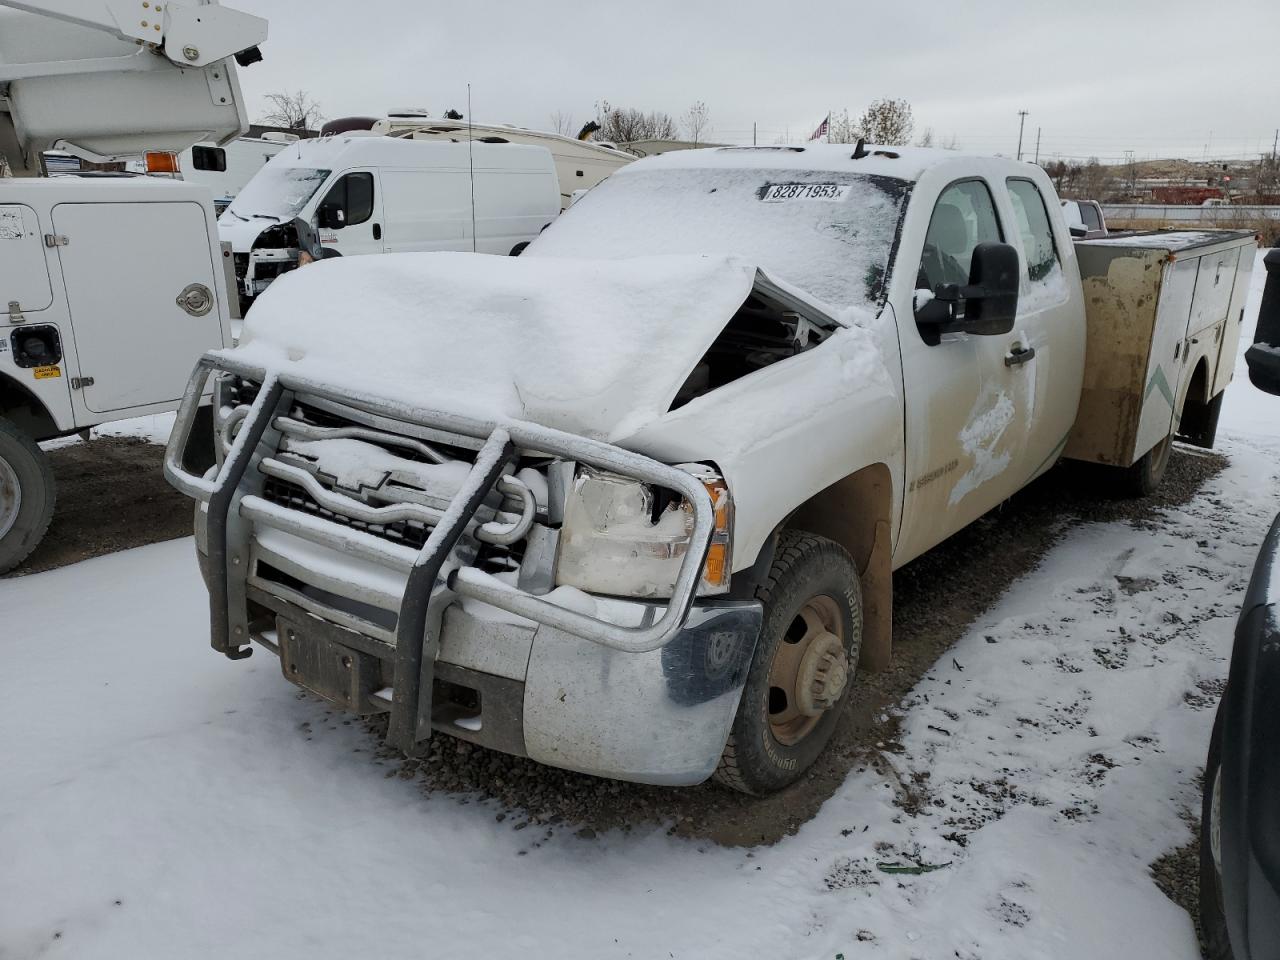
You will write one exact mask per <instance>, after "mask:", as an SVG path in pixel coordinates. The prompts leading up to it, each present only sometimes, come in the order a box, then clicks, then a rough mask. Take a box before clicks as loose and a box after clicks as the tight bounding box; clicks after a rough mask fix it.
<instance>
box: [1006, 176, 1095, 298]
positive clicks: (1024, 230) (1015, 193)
mask: <svg viewBox="0 0 1280 960" xmlns="http://www.w3.org/2000/svg"><path fill="white" fill-rule="evenodd" d="M1006 183H1007V184H1008V187H1009V200H1010V202H1011V204H1012V206H1013V219H1014V223H1015V224H1016V225H1017V228H1018V236H1019V237H1020V239H1021V240H1022V254H1023V260H1024V270H1025V272H1024V276H1025V277H1026V279H1027V280H1029V281H1031V282H1032V283H1043V282H1044V281H1046V280H1048V279H1049V277H1050V275H1051V274H1052V273H1053V272H1054V267H1056V266H1058V249H1057V246H1056V244H1055V243H1054V241H1053V228H1052V227H1051V226H1050V224H1049V209H1048V207H1047V206H1046V205H1045V202H1044V196H1043V195H1042V194H1041V193H1040V190H1039V188H1037V187H1036V185H1035V184H1034V183H1032V182H1031V181H1030V180H1024V179H1022V178H1020V177H1010V178H1009V179H1008V180H1007V181H1006ZM1080 208H1081V210H1084V209H1088V208H1087V207H1086V206H1085V205H1084V204H1080Z"/></svg>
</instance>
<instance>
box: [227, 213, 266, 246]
mask: <svg viewBox="0 0 1280 960" xmlns="http://www.w3.org/2000/svg"><path fill="white" fill-rule="evenodd" d="M275 225H276V221H275V220H264V219H262V218H261V217H257V218H254V219H252V220H241V219H240V218H239V217H237V216H236V215H235V214H232V213H227V212H226V211H225V210H224V211H223V213H222V216H220V217H219V218H218V239H219V240H221V241H222V242H223V243H230V244H231V250H232V252H233V253H248V252H249V251H250V250H252V249H253V241H255V240H257V239H258V234H260V233H262V231H263V230H266V229H267V228H268V227H274V226H275Z"/></svg>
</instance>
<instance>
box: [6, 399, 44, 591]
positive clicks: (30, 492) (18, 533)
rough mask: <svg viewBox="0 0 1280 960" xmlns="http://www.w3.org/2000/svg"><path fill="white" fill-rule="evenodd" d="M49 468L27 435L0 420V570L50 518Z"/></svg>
mask: <svg viewBox="0 0 1280 960" xmlns="http://www.w3.org/2000/svg"><path fill="white" fill-rule="evenodd" d="M53 501H54V486H53V471H52V470H51V469H50V468H49V461H48V460H47V459H46V458H45V455H44V454H43V453H42V452H41V450H40V448H39V447H37V446H36V445H35V443H34V442H33V441H32V439H31V438H30V437H28V436H27V435H26V434H25V433H23V432H21V431H20V430H19V429H18V428H17V427H15V426H14V425H13V424H12V423H10V422H9V421H8V420H4V419H0V573H5V572H7V571H9V570H12V569H13V568H14V567H16V566H17V565H18V564H20V563H21V562H22V561H23V560H25V559H26V558H27V556H28V555H29V554H30V553H31V551H32V550H34V549H35V548H36V545H37V544H38V543H39V542H40V540H41V539H42V538H43V537H44V534H45V531H46V530H48V529H49V521H50V520H52V519H53Z"/></svg>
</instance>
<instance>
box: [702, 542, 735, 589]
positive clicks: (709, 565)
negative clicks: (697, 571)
mask: <svg viewBox="0 0 1280 960" xmlns="http://www.w3.org/2000/svg"><path fill="white" fill-rule="evenodd" d="M728 561H729V545H728V544H727V543H713V544H711V546H710V547H709V548H708V549H707V562H706V564H705V565H704V566H703V568H702V579H704V580H706V581H707V583H709V584H711V585H712V586H716V587H719V586H723V585H724V584H726V583H727V582H728V578H729V562H728Z"/></svg>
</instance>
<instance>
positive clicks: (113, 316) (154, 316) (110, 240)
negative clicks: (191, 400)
mask: <svg viewBox="0 0 1280 960" xmlns="http://www.w3.org/2000/svg"><path fill="white" fill-rule="evenodd" d="M53 226H54V231H55V232H56V233H59V234H61V235H64V236H65V237H66V238H67V243H66V244H65V245H64V246H59V247H58V258H59V260H60V261H61V264H62V277H63V282H64V283H65V285H66V289H67V300H68V306H69V309H70V313H71V323H72V331H73V336H74V337H75V343H76V351H77V353H78V354H79V361H80V375H81V376H82V377H91V378H92V379H93V383H92V385H90V386H86V387H85V388H84V403H85V406H86V407H88V409H89V410H91V411H93V412H95V413H109V412H111V411H115V410H124V409H127V408H129V407H139V406H144V405H146V404H153V403H165V402H172V401H176V400H178V399H179V398H180V397H181V396H182V392H183V390H184V388H185V387H186V384H187V378H188V376H189V375H190V373H191V368H192V367H193V366H194V365H195V362H196V360H197V359H199V357H200V355H201V354H202V353H203V352H204V351H206V350H209V349H213V348H216V347H220V346H222V345H223V343H222V321H221V319H220V311H219V308H218V300H219V297H218V285H217V284H218V279H217V278H218V277H219V275H220V272H221V265H217V269H215V264H214V262H213V255H212V252H211V250H210V247H209V229H208V224H207V222H206V220H205V211H204V208H203V207H202V206H201V205H200V204H198V203H191V202H188V201H179V202H154V203H148V202H142V203H136V202H135V203H60V204H58V205H57V206H55V207H54V208H53ZM192 284H198V285H200V286H202V287H203V288H204V290H205V291H207V293H208V297H209V298H210V304H209V308H208V310H207V312H204V313H203V314H200V315H196V314H195V313H193V312H192V311H191V310H190V309H188V307H184V306H183V305H181V304H179V302H178V300H179V296H180V295H181V294H182V293H183V292H184V290H187V289H188V288H189V287H190V286H191V285H192ZM188 303H189V304H190V303H191V301H188ZM196 303H198V296H197V301H196ZM197 312H198V311H197Z"/></svg>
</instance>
